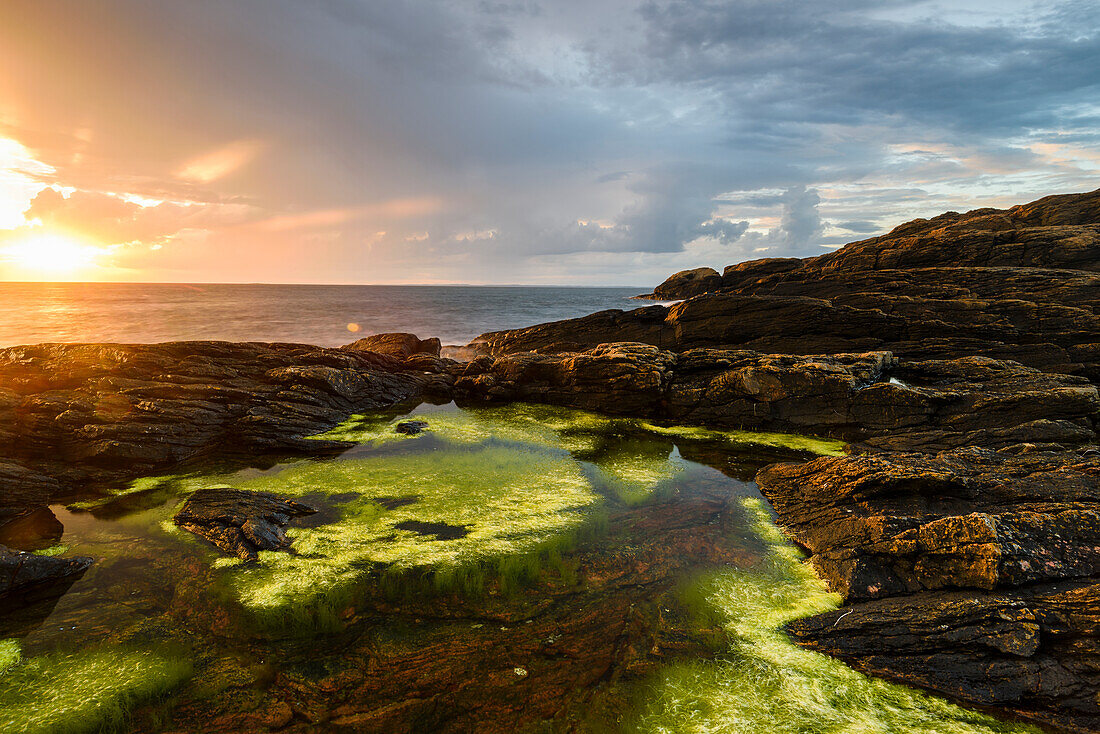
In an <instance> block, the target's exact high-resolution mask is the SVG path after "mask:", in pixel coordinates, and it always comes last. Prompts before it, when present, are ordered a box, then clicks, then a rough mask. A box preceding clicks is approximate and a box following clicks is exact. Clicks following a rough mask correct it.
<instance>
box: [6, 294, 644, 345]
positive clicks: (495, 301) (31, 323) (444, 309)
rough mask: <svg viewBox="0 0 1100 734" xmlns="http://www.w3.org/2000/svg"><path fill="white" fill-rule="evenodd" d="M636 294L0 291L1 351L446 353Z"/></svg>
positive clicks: (622, 304) (626, 301)
mask: <svg viewBox="0 0 1100 734" xmlns="http://www.w3.org/2000/svg"><path fill="white" fill-rule="evenodd" d="M646 290H647V289H646V288H644V287H638V288H561V287H532V286H404V285H221V284H219V285H210V284H195V285H182V284H145V283H0V346H12V345H16V344H37V343H41V342H164V341H180V340H193V339H218V340H226V341H270V342H301V343H306V344H317V345H320V346H339V345H341V344H347V343H348V342H351V341H354V340H355V339H358V338H360V337H363V336H366V335H368V334H378V333H383V332H390V331H405V332H410V333H413V334H416V335H418V336H419V337H421V338H428V337H432V336H437V337H439V338H440V339H441V340H442V341H443V343H444V344H466V343H468V342H469V341H470V340H472V339H473V338H474V337H476V336H477V335H478V334H482V333H484V332H486V331H496V330H499V329H513V328H518V327H521V326H530V325H532V324H537V323H541V322H544V321H556V320H558V319H567V318H573V317H576V316H583V315H585V314H589V313H592V312H594V311H601V310H604V309H608V308H622V309H630V308H637V307H639V306H643V305H647V304H646V303H640V302H638V301H631V300H630V297H631V296H633V295H637V294H638V293H644V292H645V291H646Z"/></svg>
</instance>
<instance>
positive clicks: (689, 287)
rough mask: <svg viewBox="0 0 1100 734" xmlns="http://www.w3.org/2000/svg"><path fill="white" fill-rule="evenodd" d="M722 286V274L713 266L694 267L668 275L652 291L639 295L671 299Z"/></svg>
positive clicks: (656, 298)
mask: <svg viewBox="0 0 1100 734" xmlns="http://www.w3.org/2000/svg"><path fill="white" fill-rule="evenodd" d="M721 287H722V276H721V275H719V274H718V271H717V270H715V269H714V268H695V269H694V270H681V271H680V272H678V273H673V274H672V275H670V276H668V278H667V279H666V280H665V282H664V283H661V284H660V285H659V286H657V287H656V288H654V289H653V293H650V294H647V295H644V296H639V298H652V299H655V300H660V301H672V300H677V299H681V298H691V297H692V296H697V295H699V294H700V293H708V292H710V291H716V290H718V289H719V288H721Z"/></svg>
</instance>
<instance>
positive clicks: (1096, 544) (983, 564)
mask: <svg viewBox="0 0 1100 734" xmlns="http://www.w3.org/2000/svg"><path fill="white" fill-rule="evenodd" d="M1017 451H1018V449H1017V450H1015V451H1005V450H1002V451H990V450H987V449H976V448H969V449H958V450H953V451H949V452H945V453H941V454H939V455H936V456H929V455H925V454H887V455H870V456H850V457H839V458H823V459H817V460H815V461H812V462H809V463H806V464H778V465H773V466H770V467H767V468H765V469H763V470H762V471H761V472H760V473H759V474H758V476H757V480H758V482H759V484H760V487H761V489H762V491H763V492H764V494H765V496H766V497H767V498H768V499H769V500H770V501H771V502H772V505H773V506H774V507H775V509H776V512H777V513H778V517H779V523H780V524H781V525H782V526H783V527H784V528H785V530H786V531H787V532H788V533H789V534H790V535H791V537H792V538H793V539H794V540H795V541H796V542H798V543H799V544H800V545H802V546H803V547H805V548H806V549H807V550H808V551H809V552H810V554H811V555H810V562H811V563H813V565H814V568H815V569H816V570H817V572H818V573H819V575H821V576H822V578H824V579H825V580H826V581H827V582H828V584H829V586H830V587H831V588H832V589H834V590H835V591H837V592H838V593H840V594H841V595H842V596H843V597H844V599H845V601H846V602H848V603H849V606H848V607H846V608H844V609H843V610H841V611H838V612H833V613H828V614H823V615H818V616H817V617H812V618H809V619H804V620H800V621H798V622H795V623H793V624H792V625H791V626H790V631H791V633H792V635H793V636H794V637H795V638H796V640H798V641H799V642H800V643H801V644H804V645H806V646H808V647H811V648H813V649H816V650H819V651H822V652H826V653H829V654H831V655H835V656H837V657H840V658H842V659H844V660H846V661H848V662H850V663H852V664H854V665H856V667H858V668H860V669H862V670H865V671H867V672H870V673H874V674H876V675H884V676H887V677H891V678H895V679H901V680H905V681H907V682H911V683H916V684H918V685H922V686H924V687H927V688H931V689H933V690H936V691H939V692H941V693H945V694H948V695H951V696H953V697H955V698H958V699H960V700H963V701H967V702H970V703H973V704H979V705H989V706H998V707H1006V708H1008V709H1011V710H1015V711H1018V712H1019V713H1021V714H1023V715H1026V716H1027V717H1028V718H1032V719H1035V720H1038V721H1042V722H1044V723H1048V724H1053V725H1055V726H1058V727H1061V728H1065V729H1068V730H1074V731H1094V730H1096V729H1097V728H1100V701H1098V700H1097V698H1096V695H1095V693H1096V690H1097V687H1098V685H1100V627H1098V625H1097V619H1098V610H1100V580H1098V577H1100V453H1098V452H1096V451H1092V450H1090V451H1086V452H1084V453H1080V454H1072V453H1065V452H1060V453H1051V452H1042V451H1040V452H1025V453H1017Z"/></svg>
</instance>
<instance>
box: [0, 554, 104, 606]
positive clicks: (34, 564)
mask: <svg viewBox="0 0 1100 734" xmlns="http://www.w3.org/2000/svg"><path fill="white" fill-rule="evenodd" d="M93 561H94V559H92V558H89V557H88V556H77V557H75V558H59V557H56V556H40V555H36V554H34V553H23V552H21V551H13V550H11V549H10V548H8V547H6V546H3V545H0V600H3V601H5V603H7V602H9V601H10V600H11V599H13V598H34V599H37V598H40V597H43V596H51V595H53V593H52V592H53V591H54V590H55V587H59V586H60V587H61V592H64V590H65V589H68V587H69V586H70V585H71V584H72V583H73V582H74V581H76V579H78V578H80V576H82V575H83V574H84V572H85V571H87V570H88V567H89V566H91V565H92V563H93Z"/></svg>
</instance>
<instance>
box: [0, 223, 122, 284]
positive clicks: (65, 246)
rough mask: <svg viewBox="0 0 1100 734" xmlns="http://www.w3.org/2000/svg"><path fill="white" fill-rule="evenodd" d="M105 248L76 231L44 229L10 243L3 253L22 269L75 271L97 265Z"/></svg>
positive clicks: (53, 272) (46, 271)
mask: <svg viewBox="0 0 1100 734" xmlns="http://www.w3.org/2000/svg"><path fill="white" fill-rule="evenodd" d="M101 254H103V250H102V249H100V248H98V247H94V246H92V245H89V244H88V243H87V242H85V241H83V240H81V239H80V238H78V237H75V236H73V235H69V234H65V233H62V232H40V233H37V232H36V233H34V234H29V235H27V236H26V237H23V238H21V239H19V240H18V241H16V242H14V243H12V244H10V245H8V246H7V247H5V248H4V249H3V250H2V251H0V256H2V257H3V259H4V260H7V261H8V262H10V263H12V264H14V265H16V266H18V267H19V268H20V269H22V270H27V271H31V272H35V273H42V274H49V275H71V274H73V273H76V272H78V271H80V270H83V269H85V268H89V267H91V266H93V265H95V262H96V258H98V257H99V256H100V255H101Z"/></svg>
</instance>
